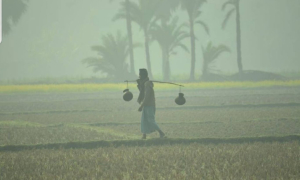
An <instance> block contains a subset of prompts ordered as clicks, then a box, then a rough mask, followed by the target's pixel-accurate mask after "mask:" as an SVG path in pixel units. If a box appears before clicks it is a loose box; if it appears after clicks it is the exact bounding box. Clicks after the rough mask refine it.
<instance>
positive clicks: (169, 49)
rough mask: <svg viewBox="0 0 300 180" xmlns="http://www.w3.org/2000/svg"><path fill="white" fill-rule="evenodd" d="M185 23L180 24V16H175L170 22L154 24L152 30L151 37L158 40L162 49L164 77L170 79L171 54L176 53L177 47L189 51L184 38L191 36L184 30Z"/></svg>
mask: <svg viewBox="0 0 300 180" xmlns="http://www.w3.org/2000/svg"><path fill="white" fill-rule="evenodd" d="M183 27H184V25H179V26H178V18H177V17H176V18H173V19H172V20H171V21H170V22H169V23H161V24H160V25H158V24H155V25H153V27H152V29H151V30H150V34H151V37H152V38H153V40H156V41H157V42H158V44H159V46H160V48H161V50H162V57H163V59H162V71H163V79H164V80H165V81H168V80H170V75H171V70H170V56H171V55H174V54H176V51H175V49H176V48H177V47H180V48H182V49H183V50H185V51H187V52H189V50H188V48H187V47H186V46H185V45H184V44H183V43H182V40H184V39H185V38H187V37H189V34H188V33H187V32H185V31H183V30H182V28H183Z"/></svg>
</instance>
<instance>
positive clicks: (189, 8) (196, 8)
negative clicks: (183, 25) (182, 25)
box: [181, 0, 209, 81]
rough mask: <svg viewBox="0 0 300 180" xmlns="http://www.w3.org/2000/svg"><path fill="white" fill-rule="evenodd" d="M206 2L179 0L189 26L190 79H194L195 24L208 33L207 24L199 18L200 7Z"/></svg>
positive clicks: (200, 0) (204, 0) (202, 0)
mask: <svg viewBox="0 0 300 180" xmlns="http://www.w3.org/2000/svg"><path fill="white" fill-rule="evenodd" d="M205 2H206V0H181V7H182V9H183V10H185V11H186V12H187V14H188V17H189V28H190V38H191V71H190V80H191V81H193V80H195V63H196V43H195V40H196V37H195V30H194V26H195V24H200V25H201V26H203V28H204V29H205V31H206V32H207V33H209V29H208V26H207V25H206V24H205V23H204V22H203V21H201V20H199V18H200V15H201V11H200V9H201V7H202V5H203V4H204V3H205Z"/></svg>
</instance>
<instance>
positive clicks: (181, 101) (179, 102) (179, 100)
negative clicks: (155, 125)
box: [175, 93, 186, 105]
mask: <svg viewBox="0 0 300 180" xmlns="http://www.w3.org/2000/svg"><path fill="white" fill-rule="evenodd" d="M183 96H184V94H183V93H179V96H178V97H177V98H176V99H175V103H176V104H177V105H184V104H185V102H186V100H185V98H184V97H183Z"/></svg>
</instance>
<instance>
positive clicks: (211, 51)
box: [202, 42, 230, 79]
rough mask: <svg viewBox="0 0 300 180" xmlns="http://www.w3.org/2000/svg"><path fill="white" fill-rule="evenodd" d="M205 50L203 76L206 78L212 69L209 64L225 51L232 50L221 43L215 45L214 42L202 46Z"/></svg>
mask: <svg viewBox="0 0 300 180" xmlns="http://www.w3.org/2000/svg"><path fill="white" fill-rule="evenodd" d="M202 52H203V67H202V77H203V78H204V79H205V78H206V77H207V75H208V73H209V71H210V68H209V66H210V65H211V64H212V63H214V62H215V61H216V59H217V58H218V57H219V56H220V55H221V54H222V53H224V52H230V49H229V48H228V47H227V46H225V45H223V44H221V45H219V46H213V44H212V42H209V43H208V45H207V46H206V47H205V48H204V47H203V46H202Z"/></svg>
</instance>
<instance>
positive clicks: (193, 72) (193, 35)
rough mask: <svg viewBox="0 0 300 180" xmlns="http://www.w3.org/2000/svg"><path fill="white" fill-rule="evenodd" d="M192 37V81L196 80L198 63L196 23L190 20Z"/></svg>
mask: <svg viewBox="0 0 300 180" xmlns="http://www.w3.org/2000/svg"><path fill="white" fill-rule="evenodd" d="M190 36H191V72H190V81H194V80H195V63H196V51H195V49H196V43H195V32H194V21H193V20H192V19H191V18H190Z"/></svg>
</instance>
